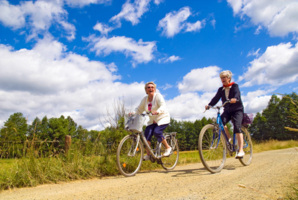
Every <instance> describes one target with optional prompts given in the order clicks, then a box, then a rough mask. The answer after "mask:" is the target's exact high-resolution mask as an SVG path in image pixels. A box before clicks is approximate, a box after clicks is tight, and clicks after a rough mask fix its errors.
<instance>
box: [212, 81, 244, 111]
mask: <svg viewBox="0 0 298 200" xmlns="http://www.w3.org/2000/svg"><path fill="white" fill-rule="evenodd" d="M232 98H235V99H237V102H236V103H227V104H226V105H225V106H224V108H225V111H228V112H234V111H237V110H243V104H242V100H241V95H240V90H239V87H238V84H237V83H234V84H233V85H232V87H231V88H230V93H229V99H232ZM219 99H221V101H222V103H224V102H225V101H226V100H227V98H226V95H225V90H224V89H223V87H220V88H218V90H217V93H216V95H215V96H214V97H213V99H212V100H211V101H210V103H209V105H210V106H214V105H215V104H217V102H218V101H219Z"/></svg>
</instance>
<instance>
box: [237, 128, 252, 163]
mask: <svg viewBox="0 0 298 200" xmlns="http://www.w3.org/2000/svg"><path fill="white" fill-rule="evenodd" d="M241 130H242V133H243V151H244V152H245V155H244V156H243V158H240V159H239V161H240V162H241V164H242V165H244V166H248V165H250V163H251V161H252V154H253V147H252V141H251V137H250V133H249V132H248V130H247V128H245V127H242V128H241Z"/></svg>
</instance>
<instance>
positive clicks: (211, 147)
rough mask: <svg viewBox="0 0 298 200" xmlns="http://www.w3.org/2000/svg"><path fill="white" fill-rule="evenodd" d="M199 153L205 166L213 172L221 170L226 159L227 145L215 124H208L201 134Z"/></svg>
mask: <svg viewBox="0 0 298 200" xmlns="http://www.w3.org/2000/svg"><path fill="white" fill-rule="evenodd" d="M199 153H200V157H201V160H202V163H203V165H204V166H205V168H206V169H207V170H208V171H210V172H211V173H216V172H219V171H220V170H221V169H222V168H223V166H224V163H225V160H226V145H225V142H224V141H223V139H222V138H220V137H219V134H218V132H217V131H215V128H214V125H211V124H209V125H206V126H204V127H203V129H202V130H201V133H200V136H199Z"/></svg>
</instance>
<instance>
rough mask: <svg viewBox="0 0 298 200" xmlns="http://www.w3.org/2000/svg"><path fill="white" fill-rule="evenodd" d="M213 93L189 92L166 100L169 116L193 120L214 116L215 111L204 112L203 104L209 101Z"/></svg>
mask: <svg viewBox="0 0 298 200" xmlns="http://www.w3.org/2000/svg"><path fill="white" fill-rule="evenodd" d="M214 95H215V93H209V92H206V93H204V94H202V95H198V94H197V93H193V92H189V93H183V94H180V95H179V96H177V97H175V98H173V99H171V100H168V101H166V103H167V107H168V109H169V112H170V114H171V117H172V118H174V119H175V120H189V121H195V120H196V119H201V118H202V117H207V118H210V117H215V116H216V113H215V112H206V113H204V111H205V105H207V104H208V103H209V101H210V100H211V98H212V97H213V96H214Z"/></svg>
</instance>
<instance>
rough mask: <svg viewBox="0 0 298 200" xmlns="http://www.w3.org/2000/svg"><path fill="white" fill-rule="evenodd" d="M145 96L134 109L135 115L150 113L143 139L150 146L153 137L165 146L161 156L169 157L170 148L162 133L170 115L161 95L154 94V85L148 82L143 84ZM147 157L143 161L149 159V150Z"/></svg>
mask: <svg viewBox="0 0 298 200" xmlns="http://www.w3.org/2000/svg"><path fill="white" fill-rule="evenodd" d="M145 91H146V94H147V96H145V97H144V98H143V99H142V101H141V103H140V105H139V106H138V107H137V108H136V114H142V113H143V112H144V111H146V112H151V114H152V115H150V116H149V122H148V125H147V127H146V130H145V137H146V140H147V142H148V144H149V146H150V145H151V138H152V136H153V135H154V136H155V137H156V138H157V141H158V142H161V143H163V144H164V145H165V148H166V150H165V153H164V154H163V156H169V155H170V153H171V150H172V148H171V147H170V146H169V145H168V143H167V141H166V140H165V138H164V136H163V131H164V130H165V128H166V127H167V126H168V125H169V123H170V114H169V112H168V111H167V109H166V103H165V100H164V98H163V97H162V95H161V94H159V93H156V85H155V83H154V82H148V83H146V84H145ZM146 151H147V155H145V156H144V160H149V159H150V153H149V150H148V149H146Z"/></svg>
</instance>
